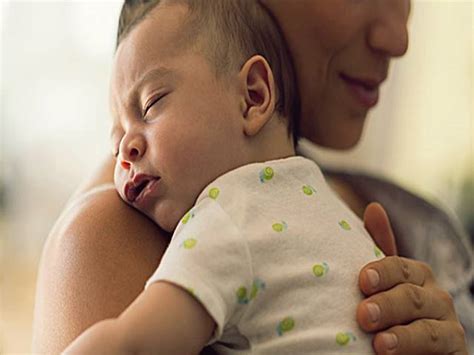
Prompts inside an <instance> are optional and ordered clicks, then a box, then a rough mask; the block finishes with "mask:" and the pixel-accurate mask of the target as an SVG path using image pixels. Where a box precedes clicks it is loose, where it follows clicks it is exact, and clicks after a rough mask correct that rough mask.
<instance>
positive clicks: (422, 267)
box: [359, 256, 433, 296]
mask: <svg viewBox="0 0 474 355" xmlns="http://www.w3.org/2000/svg"><path fill="white" fill-rule="evenodd" d="M432 281H433V272H432V270H431V268H430V266H429V265H428V264H426V263H423V262H421V261H416V260H411V259H406V258H402V257H398V256H387V257H385V258H383V259H380V260H377V261H373V262H371V263H369V264H367V265H365V266H364V267H363V268H362V270H361V271H360V273H359V287H360V289H361V291H362V292H363V293H364V294H365V295H366V296H370V295H372V294H374V293H377V292H380V291H385V290H388V289H391V288H392V287H394V286H396V285H398V284H401V283H412V284H414V285H418V286H423V285H424V284H425V283H427V282H432Z"/></svg>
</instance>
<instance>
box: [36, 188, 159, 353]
mask: <svg viewBox="0 0 474 355" xmlns="http://www.w3.org/2000/svg"><path fill="white" fill-rule="evenodd" d="M166 245H167V240H166V237H165V236H164V234H163V235H160V233H159V231H158V230H157V227H156V226H155V225H154V224H153V223H152V222H151V221H150V220H148V219H147V218H146V217H144V216H142V215H140V214H139V213H138V212H136V211H135V210H133V209H131V208H130V207H128V206H127V205H125V204H124V203H123V202H122V201H121V200H120V198H119V197H118V195H117V193H116V191H115V190H114V189H113V188H107V187H97V188H94V189H91V190H89V191H88V192H87V193H83V194H80V195H77V196H76V197H75V198H73V199H72V200H71V201H70V202H69V203H68V205H67V207H66V208H65V209H64V211H63V213H62V215H61V216H60V217H59V219H58V220H57V222H56V224H55V226H54V227H53V229H52V231H51V233H50V235H49V236H48V239H47V242H46V244H45V246H44V248H43V255H42V258H41V263H40V267H39V276H38V282H37V291H36V304H35V321H34V325H33V330H34V339H33V347H34V349H35V350H37V351H44V352H58V351H60V350H62V349H63V347H64V346H65V345H66V344H67V343H69V342H70V341H71V340H72V339H73V338H74V337H76V336H77V335H79V334H80V332H82V331H83V330H84V329H85V328H87V327H88V326H90V325H91V324H93V323H95V322H97V321H99V320H101V319H105V318H107V317H111V316H116V315H117V314H119V313H120V312H121V311H123V309H125V307H126V306H127V305H128V304H129V303H130V302H131V301H132V300H133V299H134V298H135V297H136V296H137V295H138V294H139V293H140V292H141V291H142V290H143V287H144V284H145V281H146V279H147V278H148V277H149V275H150V274H151V273H152V272H153V271H154V269H155V268H156V266H157V265H158V263H159V261H160V258H161V255H162V254H163V251H164V249H165V248H166ZM57 324H61V325H63V326H61V327H59V329H58V327H57Z"/></svg>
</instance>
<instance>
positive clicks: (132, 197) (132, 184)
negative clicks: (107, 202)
mask: <svg viewBox="0 0 474 355" xmlns="http://www.w3.org/2000/svg"><path fill="white" fill-rule="evenodd" d="M158 179H159V177H156V176H151V175H145V174H138V175H136V176H135V177H134V178H133V180H132V181H128V182H127V183H126V184H125V187H124V195H125V197H126V198H127V201H128V202H130V203H133V202H135V201H136V200H139V199H140V197H142V196H143V195H144V194H146V193H147V191H148V190H149V189H147V186H149V185H150V183H152V182H154V181H156V180H158Z"/></svg>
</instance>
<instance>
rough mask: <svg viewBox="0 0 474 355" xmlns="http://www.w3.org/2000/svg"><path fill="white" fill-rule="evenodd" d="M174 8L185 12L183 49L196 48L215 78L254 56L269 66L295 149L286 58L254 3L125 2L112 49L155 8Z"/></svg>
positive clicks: (292, 89) (294, 99)
mask: <svg viewBox="0 0 474 355" xmlns="http://www.w3.org/2000/svg"><path fill="white" fill-rule="evenodd" d="M173 3H178V4H184V5H187V6H188V8H189V13H190V16H189V18H188V19H187V20H186V22H185V24H184V25H183V36H184V38H183V40H184V42H183V43H185V44H186V45H189V46H191V45H201V46H200V47H199V48H200V49H204V52H205V55H206V57H207V59H208V60H209V62H210V63H211V64H212V65H213V66H214V68H215V72H216V75H217V76H220V75H223V74H225V73H229V72H231V71H233V70H237V71H239V70H240V69H241V67H242V66H243V64H244V63H245V62H246V61H247V60H248V59H249V58H250V57H252V56H253V55H256V54H259V55H261V56H263V57H264V58H265V59H266V60H267V61H268V63H269V65H270V67H271V68H272V71H273V76H274V78H275V84H276V87H277V100H276V107H275V109H276V111H277V112H278V113H279V114H280V116H282V117H284V118H286V119H287V120H288V124H287V126H288V133H289V134H293V137H294V142H295V144H296V138H297V137H298V134H297V133H298V132H297V128H298V124H297V122H296V120H297V119H298V118H299V113H300V112H299V101H298V92H297V85H296V78H295V74H294V71H293V65H292V62H291V57H290V55H289V52H288V49H287V47H286V43H285V41H284V38H283V35H282V33H281V32H280V29H279V28H278V26H277V24H276V22H275V20H274V19H273V18H272V16H271V14H270V13H268V12H267V11H266V9H265V8H264V7H263V6H262V5H260V3H259V2H258V1H257V0H125V2H124V4H123V6H122V11H121V13H120V19H119V25H118V31H117V43H116V49H117V48H118V46H119V45H120V43H121V42H122V41H123V39H124V38H125V37H126V36H127V35H128V33H130V31H131V30H132V29H133V28H134V27H135V26H136V25H137V24H139V23H140V22H141V21H142V20H143V19H144V18H146V16H147V15H148V14H149V13H150V12H151V11H152V10H153V9H154V8H155V7H156V6H157V5H160V4H162V5H165V4H173Z"/></svg>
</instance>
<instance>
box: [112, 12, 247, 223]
mask: <svg viewBox="0 0 474 355" xmlns="http://www.w3.org/2000/svg"><path fill="white" fill-rule="evenodd" d="M186 11H187V9H186V8H185V7H182V6H181V5H172V6H166V7H158V8H157V9H154V10H153V12H152V13H151V14H150V15H151V16H149V17H148V18H147V19H145V20H144V21H143V22H141V23H140V24H139V25H138V26H137V27H136V28H134V29H133V30H132V32H131V33H130V34H129V36H128V37H126V38H125V40H124V41H123V42H122V43H121V44H120V46H119V48H118V51H117V53H116V57H115V62H114V67H113V71H112V79H111V86H110V106H111V112H112V115H113V122H114V123H113V127H112V133H111V140H112V146H113V150H114V152H115V153H116V154H117V162H116V167H115V185H116V187H117V190H118V191H119V193H120V196H121V197H122V198H123V199H124V200H125V201H127V202H128V203H130V204H132V205H133V206H134V207H136V208H138V209H139V210H141V211H142V212H144V213H145V214H146V215H148V216H149V217H150V218H152V219H153V220H154V221H155V222H156V223H158V224H159V225H160V226H161V227H162V228H163V229H165V230H167V231H172V230H173V229H174V228H175V226H176V224H177V223H178V221H179V219H180V217H181V216H182V215H183V214H185V212H186V211H187V210H188V209H189V208H190V207H191V206H192V205H193V204H194V202H195V200H196V198H197V197H198V195H199V193H200V192H201V191H202V189H203V188H204V187H205V186H206V185H207V184H209V183H210V182H211V181H212V180H214V179H215V178H216V177H217V176H219V175H221V174H223V173H225V172H227V171H229V170H231V169H233V168H235V167H237V166H239V165H242V164H243V163H245V161H244V160H245V158H244V154H245V153H244V149H242V146H243V143H244V139H245V135H244V134H243V132H242V127H241V123H240V120H239V115H240V111H241V109H240V101H239V96H238V95H237V94H236V93H237V85H235V87H233V86H232V84H229V82H228V81H226V82H225V84H224V82H223V81H220V80H217V79H216V77H215V75H214V72H213V68H212V67H211V66H210V64H209V63H208V62H207V60H206V59H205V58H204V56H203V55H201V54H199V53H196V52H193V51H192V50H189V49H183V48H180V47H178V45H177V43H179V39H180V31H179V26H180V24H181V21H182V20H183V18H184V16H186Z"/></svg>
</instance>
